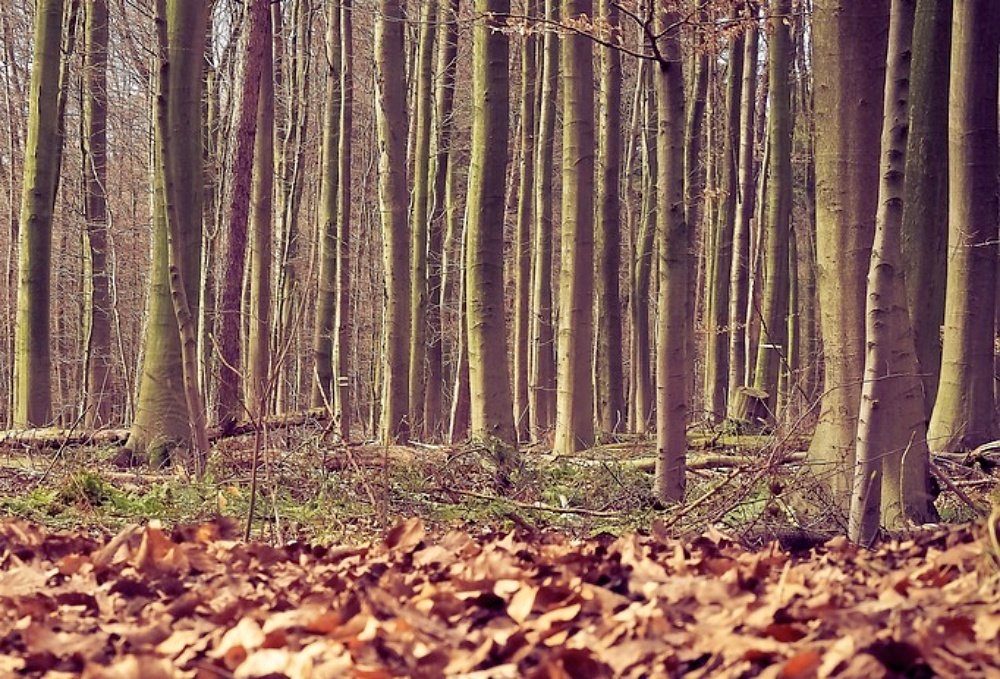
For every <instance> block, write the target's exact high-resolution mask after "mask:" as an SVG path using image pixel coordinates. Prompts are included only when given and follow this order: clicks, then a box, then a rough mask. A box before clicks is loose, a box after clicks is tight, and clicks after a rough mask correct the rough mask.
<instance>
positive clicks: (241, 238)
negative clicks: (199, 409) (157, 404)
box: [218, 0, 271, 428]
mask: <svg viewBox="0 0 1000 679" xmlns="http://www.w3.org/2000/svg"><path fill="white" fill-rule="evenodd" d="M270 23H271V22H270V13H269V11H268V5H267V0H255V1H254V3H253V5H251V7H250V23H249V26H248V30H249V32H250V34H249V35H248V37H247V41H246V55H245V67H244V75H243V93H242V101H241V105H240V118H239V126H238V128H237V132H236V135H237V136H236V140H237V141H236V159H235V161H234V164H233V180H232V181H233V188H232V198H231V202H230V211H229V230H228V240H227V243H226V253H225V263H224V269H223V274H222V300H221V304H220V307H219V310H218V313H219V319H220V320H219V334H218V337H219V394H218V420H219V422H220V424H221V425H222V427H223V428H226V427H228V426H231V424H232V423H235V421H236V420H238V419H240V416H242V415H243V412H242V410H241V405H240V398H241V391H240V388H241V384H242V373H241V368H242V367H243V361H242V358H241V354H242V351H241V345H240V302H241V300H242V297H243V277H244V272H245V268H246V252H247V223H248V220H249V213H250V192H251V184H252V179H253V164H254V147H255V139H256V135H257V118H258V115H257V112H258V109H259V105H258V102H259V101H260V95H261V86H260V82H261V79H262V77H263V70H264V60H265V59H266V57H267V54H268V53H269V50H268V49H267V42H268V40H269V35H270V28H269V27H270ZM268 71H270V69H268Z"/></svg>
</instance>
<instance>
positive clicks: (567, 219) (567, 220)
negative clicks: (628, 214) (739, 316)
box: [553, 0, 594, 455]
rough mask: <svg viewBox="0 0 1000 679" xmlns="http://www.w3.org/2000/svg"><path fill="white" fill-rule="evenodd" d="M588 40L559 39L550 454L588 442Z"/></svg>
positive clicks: (570, 7) (565, 13)
mask: <svg viewBox="0 0 1000 679" xmlns="http://www.w3.org/2000/svg"><path fill="white" fill-rule="evenodd" d="M592 9H593V7H592V3H591V0H563V1H562V20H563V21H565V22H573V21H579V20H580V17H588V16H590V14H591V12H592ZM592 52H593V43H592V41H591V40H590V38H588V37H586V36H584V35H579V34H571V35H566V36H564V37H563V40H562V44H561V51H560V56H559V69H560V71H561V72H562V84H563V88H562V97H563V140H562V152H563V161H562V166H563V168H562V210H561V214H562V245H561V251H560V254H561V257H560V262H561V268H560V270H559V335H558V345H557V357H558V358H557V364H556V369H557V379H556V385H557V386H556V430H555V443H554V448H553V450H554V452H555V453H556V454H557V455H567V454H571V453H574V452H576V451H577V450H580V449H581V448H586V447H588V446H590V445H591V444H592V443H593V441H594V400H593V394H594V381H593V373H592V371H591V351H592V343H593V339H594V314H593V304H594V300H593V291H594V93H593V80H594V66H593V63H592Z"/></svg>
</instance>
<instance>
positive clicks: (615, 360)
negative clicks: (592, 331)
mask: <svg viewBox="0 0 1000 679" xmlns="http://www.w3.org/2000/svg"><path fill="white" fill-rule="evenodd" d="M598 11H599V14H600V16H601V17H603V18H604V19H605V20H606V21H607V22H608V27H609V30H610V36H611V39H612V41H615V40H618V39H619V38H620V35H619V33H620V30H621V28H620V26H619V19H618V6H617V5H616V4H615V3H614V2H612V1H611V0H600V2H599V6H598ZM599 63H600V66H601V73H600V88H599V89H598V110H599V111H600V123H599V125H598V139H599V143H598V163H597V166H598V172H599V179H598V183H597V225H596V237H597V241H596V248H597V276H596V283H597V285H596V290H595V292H596V299H597V307H596V308H597V353H596V360H597V366H596V369H595V371H594V374H595V377H596V380H595V384H594V387H595V391H596V396H597V426H598V429H599V431H600V433H601V434H602V435H603V436H610V435H612V434H614V433H616V432H618V431H621V430H622V425H623V423H624V419H625V394H624V391H623V389H624V380H623V376H622V358H623V356H622V316H621V299H620V297H619V290H618V279H619V272H620V268H621V261H620V260H621V186H620V184H621V160H622V159H621V145H622V129H621V127H622V121H621V96H622V88H621V83H622V67H621V54H620V53H619V51H618V50H617V49H615V48H613V47H604V48H602V49H601V54H600V62H599Z"/></svg>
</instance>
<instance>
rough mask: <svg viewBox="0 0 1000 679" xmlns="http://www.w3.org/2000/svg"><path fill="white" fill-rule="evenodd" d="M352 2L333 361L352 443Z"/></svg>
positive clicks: (345, 26)
mask: <svg viewBox="0 0 1000 679" xmlns="http://www.w3.org/2000/svg"><path fill="white" fill-rule="evenodd" d="M351 3H352V0H342V2H341V6H340V8H339V9H338V10H336V11H339V12H340V49H341V63H340V92H341V101H340V131H339V134H338V137H339V141H340V148H339V149H338V162H339V164H340V167H339V169H338V170H337V178H338V181H339V184H340V186H339V191H338V193H337V267H336V268H337V315H336V323H335V326H336V328H337V336H336V338H335V339H334V345H333V358H334V367H335V368H336V370H337V373H336V382H337V384H336V392H335V393H336V395H337V398H336V414H337V418H338V426H339V427H340V439H341V440H342V441H350V440H351V421H352V419H353V414H352V412H351V388H352V379H351V378H352V377H353V373H354V370H352V369H351V366H352V360H351V336H352V333H353V332H354V318H353V316H352V315H351V195H352V194H351V160H352V155H351V138H352V133H353V129H354V64H353V55H354V47H353V36H354V15H353V7H352V4H351Z"/></svg>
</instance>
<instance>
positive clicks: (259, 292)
mask: <svg viewBox="0 0 1000 679" xmlns="http://www.w3.org/2000/svg"><path fill="white" fill-rule="evenodd" d="M273 32H274V31H273V28H272V22H271V21H270V16H268V20H267V27H266V32H265V34H264V36H263V38H264V59H263V62H262V68H261V76H260V97H258V99H257V135H256V138H255V143H254V146H255V148H254V165H253V171H254V177H253V197H252V200H253V208H252V211H251V215H250V220H251V224H252V225H253V229H252V231H251V233H250V315H251V318H250V333H249V337H248V348H249V354H248V357H247V358H248V361H247V363H248V366H247V367H248V371H247V373H248V375H247V377H248V384H247V389H246V398H247V406H248V409H249V411H250V414H251V416H252V417H254V418H260V417H264V416H265V415H267V414H268V410H269V406H270V390H271V384H270V382H271V344H270V342H271V266H272V261H271V260H272V257H271V239H272V237H273V236H272V233H273V229H272V215H271V212H272V210H271V208H272V206H273V204H274V53H273V47H272V46H273V44H274V38H273Z"/></svg>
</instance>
